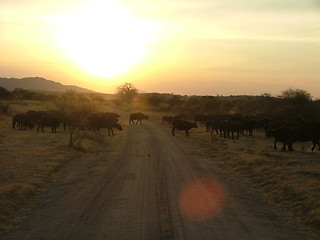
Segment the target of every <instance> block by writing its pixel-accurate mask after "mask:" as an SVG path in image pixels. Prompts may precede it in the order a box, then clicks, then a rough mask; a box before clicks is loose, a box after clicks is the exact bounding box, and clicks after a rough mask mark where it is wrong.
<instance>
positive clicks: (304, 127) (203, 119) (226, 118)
mask: <svg viewBox="0 0 320 240" xmlns="http://www.w3.org/2000/svg"><path fill="white" fill-rule="evenodd" d="M162 122H163V123H165V122H167V123H169V124H170V125H171V127H172V135H175V132H174V131H175V129H178V130H184V131H185V135H186V136H189V130H190V129H191V128H196V127H197V125H196V123H199V124H201V125H204V126H205V127H206V131H207V132H210V134H211V140H214V138H215V137H219V138H229V139H239V138H240V136H243V135H247V136H252V135H253V132H254V131H259V132H263V133H264V134H265V135H266V137H269V138H270V137H273V138H274V149H276V147H277V145H276V144H277V142H281V143H282V144H283V146H282V148H281V150H282V151H294V148H293V144H294V143H295V142H312V144H313V145H312V148H311V151H314V149H315V147H316V145H318V147H319V150H320V142H319V140H320V122H319V121H306V120H304V119H302V118H297V119H289V118H288V119H280V120H279V118H277V119H270V118H267V117H265V116H264V115H252V116H243V115H241V114H207V115H196V116H194V119H193V121H186V120H183V119H181V115H177V116H163V117H162Z"/></svg>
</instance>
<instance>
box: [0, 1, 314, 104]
mask: <svg viewBox="0 0 320 240" xmlns="http://www.w3.org/2000/svg"><path fill="white" fill-rule="evenodd" d="M0 53H1V58H0V77H13V78H22V77H43V78H46V79H49V80H53V81H57V82H60V83H62V84H66V85H77V86H80V87H85V88H88V89H91V90H94V91H98V92H105V93H114V92H115V90H116V87H117V86H119V85H121V84H123V83H125V82H129V83H132V84H133V85H134V86H135V87H136V88H137V89H138V90H140V91H141V92H159V93H175V94H181V95H243V94H244V95H260V94H264V93H269V94H272V95H275V96H276V95H279V94H281V92H282V91H284V90H286V89H288V88H293V89H303V90H306V91H308V92H309V93H310V94H311V95H312V96H313V97H314V98H315V99H317V98H320V0H241V1H239V0H175V1H171V0H170V1H169V0H161V1H159V0H153V1H150V0H46V1H39V0H1V1H0Z"/></svg>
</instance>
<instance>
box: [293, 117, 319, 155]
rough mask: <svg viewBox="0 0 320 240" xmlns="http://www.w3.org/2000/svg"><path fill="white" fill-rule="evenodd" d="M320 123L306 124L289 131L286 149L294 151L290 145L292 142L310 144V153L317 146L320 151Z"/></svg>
mask: <svg viewBox="0 0 320 240" xmlns="http://www.w3.org/2000/svg"><path fill="white" fill-rule="evenodd" d="M319 139H320V123H316V122H306V123H304V124H301V125H298V126H296V127H293V128H291V129H290V132H289V140H288V149H289V151H294V149H293V147H292V144H293V143H294V142H309V141H311V142H312V144H313V145H312V148H311V151H313V150H314V149H315V147H316V145H317V144H318V146H319V150H320V143H319Z"/></svg>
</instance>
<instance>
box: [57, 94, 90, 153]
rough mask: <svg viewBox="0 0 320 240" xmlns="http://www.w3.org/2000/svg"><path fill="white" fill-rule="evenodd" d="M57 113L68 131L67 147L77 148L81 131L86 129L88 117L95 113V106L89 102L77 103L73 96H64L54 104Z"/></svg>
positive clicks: (81, 137)
mask: <svg viewBox="0 0 320 240" xmlns="http://www.w3.org/2000/svg"><path fill="white" fill-rule="evenodd" d="M55 104H56V107H57V109H58V110H57V112H58V114H59V115H60V116H61V119H63V121H64V123H65V124H66V125H67V128H68V130H69V143H68V146H69V147H74V146H79V145H80V143H81V141H82V139H83V131H84V130H85V129H86V128H87V126H88V123H89V119H88V117H89V116H90V115H91V114H92V113H93V112H95V110H96V106H95V105H93V103H92V102H90V101H79V100H78V99H77V98H74V96H68V95H64V96H62V97H61V99H59V100H57V101H56V102H55Z"/></svg>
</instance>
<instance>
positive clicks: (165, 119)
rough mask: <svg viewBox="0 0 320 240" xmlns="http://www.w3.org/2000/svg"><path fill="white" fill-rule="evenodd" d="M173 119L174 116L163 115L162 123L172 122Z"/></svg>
mask: <svg viewBox="0 0 320 240" xmlns="http://www.w3.org/2000/svg"><path fill="white" fill-rule="evenodd" d="M172 120H173V117H172V116H163V117H162V123H164V122H167V123H171V122H172Z"/></svg>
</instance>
